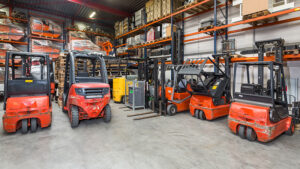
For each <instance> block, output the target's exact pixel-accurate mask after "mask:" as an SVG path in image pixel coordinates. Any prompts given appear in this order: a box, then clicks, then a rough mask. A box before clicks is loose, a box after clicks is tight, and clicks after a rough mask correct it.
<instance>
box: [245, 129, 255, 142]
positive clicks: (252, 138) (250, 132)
mask: <svg viewBox="0 0 300 169" xmlns="http://www.w3.org/2000/svg"><path fill="white" fill-rule="evenodd" d="M246 136H247V139H248V140H249V141H255V140H256V133H255V131H254V130H253V129H252V128H251V127H247V131H246Z"/></svg>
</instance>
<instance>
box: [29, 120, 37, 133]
mask: <svg viewBox="0 0 300 169" xmlns="http://www.w3.org/2000/svg"><path fill="white" fill-rule="evenodd" d="M30 130H31V132H36V130H37V120H36V118H32V119H30Z"/></svg>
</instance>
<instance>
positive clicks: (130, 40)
mask: <svg viewBox="0 0 300 169" xmlns="http://www.w3.org/2000/svg"><path fill="white" fill-rule="evenodd" d="M126 43H127V46H133V45H135V44H136V43H135V37H129V38H127V39H126Z"/></svg>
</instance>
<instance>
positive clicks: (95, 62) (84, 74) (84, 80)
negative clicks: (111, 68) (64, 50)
mask: <svg viewBox="0 0 300 169" xmlns="http://www.w3.org/2000/svg"><path fill="white" fill-rule="evenodd" d="M109 101H110V87H109V84H108V77H107V71H106V67H105V61H104V59H103V57H102V55H99V54H96V53H84V52H70V53H69V54H68V55H67V57H66V69H65V82H64V93H63V108H62V109H63V111H64V112H68V116H69V119H70V122H71V127H72V128H74V127H77V126H78V125H79V121H80V120H84V119H92V118H103V120H104V122H110V120H111V108H110V106H109Z"/></svg>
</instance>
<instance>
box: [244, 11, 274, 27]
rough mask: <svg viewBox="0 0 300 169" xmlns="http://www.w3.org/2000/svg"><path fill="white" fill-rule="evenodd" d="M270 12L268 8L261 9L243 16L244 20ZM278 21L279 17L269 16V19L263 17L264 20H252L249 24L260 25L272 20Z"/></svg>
mask: <svg viewBox="0 0 300 169" xmlns="http://www.w3.org/2000/svg"><path fill="white" fill-rule="evenodd" d="M269 14H270V12H269V11H268V10H264V11H259V12H255V13H253V14H249V15H245V16H243V20H248V19H254V18H257V17H261V16H266V15H269ZM276 21H278V17H271V18H267V19H263V20H259V21H255V22H250V23H249V24H250V25H252V26H258V25H263V24H267V23H272V22H276Z"/></svg>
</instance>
